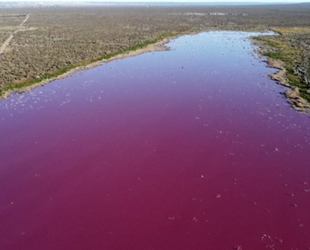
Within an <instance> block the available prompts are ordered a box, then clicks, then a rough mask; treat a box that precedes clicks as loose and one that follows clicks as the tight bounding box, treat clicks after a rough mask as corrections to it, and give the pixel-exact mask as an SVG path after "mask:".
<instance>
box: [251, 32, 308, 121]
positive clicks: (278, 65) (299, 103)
mask: <svg viewBox="0 0 310 250" xmlns="http://www.w3.org/2000/svg"><path fill="white" fill-rule="evenodd" d="M250 40H251V42H252V43H253V44H254V45H256V46H258V49H257V50H256V51H255V52H256V53H258V54H259V55H261V56H262V55H263V53H264V52H266V51H267V50H268V47H267V45H266V44H265V43H264V42H261V41H258V40H255V39H253V38H251V39H250ZM267 65H268V66H269V67H271V68H275V69H278V70H279V71H278V72H276V73H274V74H271V75H270V78H271V79H272V80H274V81H276V82H278V83H279V84H281V85H283V86H285V87H287V88H289V89H288V90H286V91H285V92H284V95H285V97H286V100H287V102H288V103H289V104H290V105H291V106H292V108H294V109H295V110H297V111H299V112H302V113H306V114H309V115H310V103H309V102H308V101H307V100H305V99H304V98H302V97H301V96H300V94H299V88H298V87H293V86H291V85H290V84H289V80H288V78H287V76H286V72H287V70H286V68H285V65H284V63H283V62H282V61H280V60H276V59H272V58H268V57H267Z"/></svg>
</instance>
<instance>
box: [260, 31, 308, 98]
mask: <svg viewBox="0 0 310 250" xmlns="http://www.w3.org/2000/svg"><path fill="white" fill-rule="evenodd" d="M273 30H274V31H275V32H277V33H278V34H279V35H278V36H263V37H257V38H255V39H256V40H259V41H263V42H264V43H265V44H266V45H267V47H266V48H265V50H264V52H263V54H264V55H265V56H267V57H269V58H273V59H277V60H280V61H282V62H283V63H284V65H285V68H286V77H287V80H288V84H289V85H290V86H292V87H297V88H298V90H299V94H300V96H301V97H303V98H304V99H306V100H308V101H309V102H310V28H308V27H289V28H279V27H278V28H273Z"/></svg>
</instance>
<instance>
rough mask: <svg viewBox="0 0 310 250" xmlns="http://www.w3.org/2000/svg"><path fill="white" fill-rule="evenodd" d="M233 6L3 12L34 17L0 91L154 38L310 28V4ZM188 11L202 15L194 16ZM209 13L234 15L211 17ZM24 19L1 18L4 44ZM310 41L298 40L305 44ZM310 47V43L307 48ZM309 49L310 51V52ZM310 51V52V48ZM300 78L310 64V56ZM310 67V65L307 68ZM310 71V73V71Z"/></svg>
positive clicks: (7, 61) (18, 40)
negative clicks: (11, 28) (212, 31)
mask: <svg viewBox="0 0 310 250" xmlns="http://www.w3.org/2000/svg"><path fill="white" fill-rule="evenodd" d="M305 6H306V8H305V7H304V6H303V5H287V6H286V5H283V6H280V5H279V6H278V5H273V6H259V7H253V6H234V7H232V6H230V7H225V6H222V7H211V6H209V7H206V6H205V7H201V6H200V7H197V6H196V7H195V6H186V7H150V8H148V7H83V8H82V7H70V8H69V7H66V8H65V7H49V8H29V9H2V10H0V16H1V15H9V14H28V13H31V16H30V18H29V20H28V21H27V22H26V23H25V26H26V27H28V28H33V29H29V30H26V31H21V32H18V33H17V34H15V35H14V39H13V40H12V41H11V43H10V47H9V48H8V49H7V50H6V51H5V53H4V54H3V55H2V56H1V60H0V68H1V71H0V87H1V86H2V87H3V86H5V85H6V84H9V83H11V82H16V81H17V82H18V81H20V80H23V79H29V78H34V79H35V78H40V77H41V76H42V75H44V74H45V73H46V72H51V73H52V72H55V71H58V70H61V69H63V68H65V67H70V66H72V65H75V64H76V63H79V62H83V61H84V62H88V61H90V60H93V59H95V58H99V57H102V56H104V55H108V54H113V53H115V52H117V51H121V50H126V49H128V48H129V47H132V46H135V45H137V44H141V43H144V42H146V41H150V40H154V39H155V38H156V37H157V36H158V35H159V34H163V33H178V32H187V31H201V30H207V29H230V30H253V29H254V30H262V29H265V28H267V27H271V26H307V25H308V26H309V25H310V5H305ZM188 13H200V14H198V15H192V14H190V15H189V14H188ZM208 13H234V14H233V15H231V14H229V15H210V14H208ZM23 19H24V18H23V17H15V18H3V17H2V18H1V17H0V42H3V41H4V39H5V38H6V37H7V36H8V35H9V34H10V32H11V31H7V30H1V27H5V26H18V25H19V24H20V23H21V22H22V20H23ZM306 38H307V37H294V38H292V39H296V43H297V41H300V42H301V41H303V39H306ZM301 43H302V42H301ZM307 46H308V45H307ZM306 48H308V47H305V51H306ZM308 51H309V49H308ZM301 63H302V65H303V66H298V67H296V72H297V73H298V74H300V75H306V74H308V75H307V78H306V79H309V71H304V69H305V68H306V67H307V65H309V55H307V54H306V53H305V62H301ZM307 63H308V64H307ZM305 72H308V73H305Z"/></svg>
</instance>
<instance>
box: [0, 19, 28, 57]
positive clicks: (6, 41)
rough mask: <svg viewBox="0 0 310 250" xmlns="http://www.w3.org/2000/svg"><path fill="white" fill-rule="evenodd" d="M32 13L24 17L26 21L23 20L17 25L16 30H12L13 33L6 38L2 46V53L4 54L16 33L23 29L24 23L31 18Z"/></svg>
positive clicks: (0, 49)
mask: <svg viewBox="0 0 310 250" xmlns="http://www.w3.org/2000/svg"><path fill="white" fill-rule="evenodd" d="M29 16H30V14H28V15H27V16H26V18H25V19H24V21H22V23H21V24H20V25H19V26H18V27H17V29H16V30H14V31H13V32H12V34H11V35H10V36H9V37H8V39H6V40H5V42H4V43H3V44H2V45H1V47H0V55H2V54H3V53H4V51H5V49H6V47H7V46H8V45H9V44H10V42H11V40H12V39H13V37H14V35H15V34H16V33H17V32H19V31H20V30H21V28H22V27H23V25H24V24H25V22H27V20H28V19H29Z"/></svg>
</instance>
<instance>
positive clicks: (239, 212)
mask: <svg viewBox="0 0 310 250" xmlns="http://www.w3.org/2000/svg"><path fill="white" fill-rule="evenodd" d="M251 35H257V34H255V33H241V32H208V33H202V34H198V35H192V36H184V37H181V38H178V39H176V40H173V41H171V42H170V43H169V44H168V46H169V47H170V48H171V50H170V51H164V52H154V53H148V54H143V55H140V56H136V57H132V58H127V59H122V60H117V61H113V62H110V63H107V64H103V65H102V66H99V67H96V68H93V69H90V70H85V71H81V72H78V73H76V74H74V75H73V76H71V77H69V78H66V79H62V80H57V81H54V82H52V83H50V84H47V85H46V86H44V87H39V88H36V89H34V90H32V91H30V92H27V93H24V94H14V95H13V96H11V97H10V98H8V99H6V100H3V101H1V102H0V190H1V192H0V249H3V250H19V249H22V250H28V249H29V250H30V249H31V250H42V249H44V250H56V249H57V250H62V249H63V250H68V249H75V250H80V249H81V250H82V249H83V250H84V249H94V250H97V249H100V250H102V249H107V250H116V249H120V250H121V249H135V250H139V249H141V250H142V249H143V250H146V249H150V250H151V249H152V250H155V249H156V250H157V249H158V250H164V249H167V250H174V249H176V250H181V249H184V250H189V249H211V250H212V249H214V250H218V249H239V250H240V249H251V250H261V249H266V248H267V249H287V250H289V249H310V216H309V208H310V163H309V159H310V120H309V117H307V116H306V115H303V114H300V113H298V112H296V111H294V110H292V109H291V108H290V107H289V105H288V104H287V103H286V101H285V99H284V97H283V96H282V95H281V94H280V93H281V92H282V91H284V88H283V87H281V86H280V85H277V84H276V83H275V82H273V81H271V80H269V78H268V74H270V73H273V72H275V70H274V69H270V68H267V67H266V64H265V63H264V62H262V61H261V60H259V59H258V57H257V56H256V55H255V54H254V53H253V52H252V51H253V50H254V49H255V47H254V46H253V45H251V43H250V41H249V40H248V39H247V38H248V37H249V36H251Z"/></svg>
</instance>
